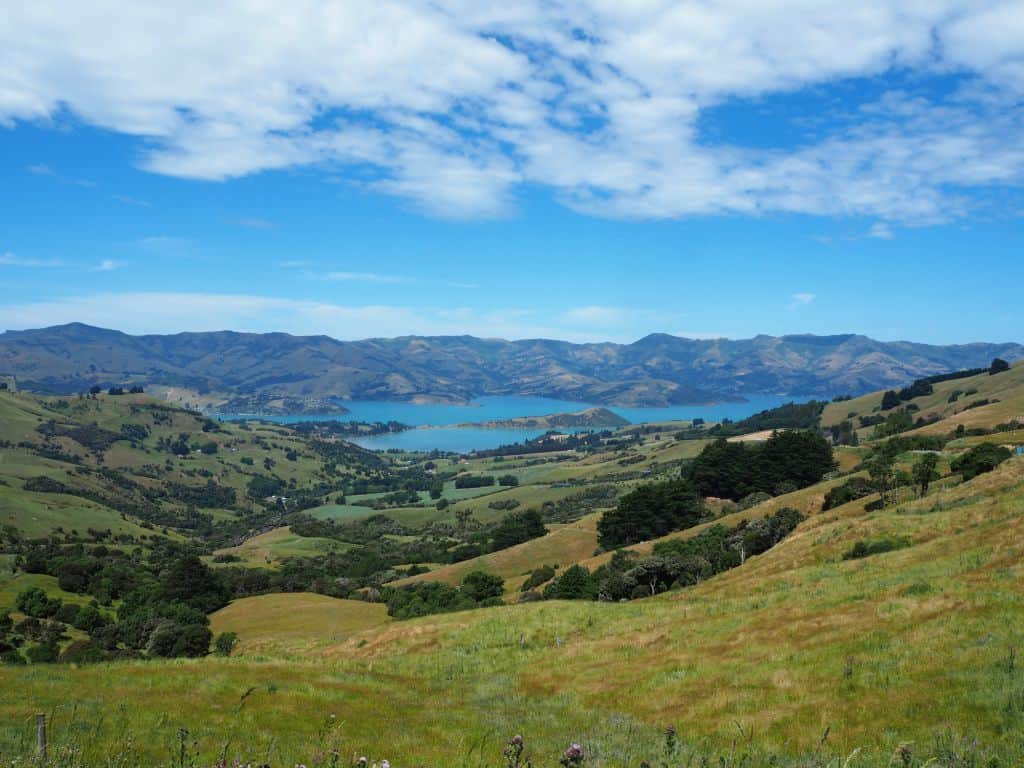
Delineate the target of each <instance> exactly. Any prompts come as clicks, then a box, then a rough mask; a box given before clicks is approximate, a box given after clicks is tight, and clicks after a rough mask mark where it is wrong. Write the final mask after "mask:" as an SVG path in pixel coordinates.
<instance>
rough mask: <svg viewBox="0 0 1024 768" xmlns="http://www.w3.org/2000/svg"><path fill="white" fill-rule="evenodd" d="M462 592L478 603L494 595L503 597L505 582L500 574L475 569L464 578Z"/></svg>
mask: <svg viewBox="0 0 1024 768" xmlns="http://www.w3.org/2000/svg"><path fill="white" fill-rule="evenodd" d="M461 591H462V593H463V594H464V595H465V596H466V597H468V598H470V599H471V600H473V601H474V602H477V603H482V602H484V601H486V600H490V599H491V598H494V597H501V595H502V593H503V592H504V591H505V582H504V580H503V579H502V578H501V577H500V576H495V575H494V574H492V573H485V572H484V571H473V572H472V573H468V574H466V578H464V579H463V580H462V587H461Z"/></svg>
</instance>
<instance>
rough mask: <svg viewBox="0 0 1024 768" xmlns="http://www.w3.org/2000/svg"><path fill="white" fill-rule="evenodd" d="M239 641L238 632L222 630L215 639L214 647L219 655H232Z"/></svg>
mask: <svg viewBox="0 0 1024 768" xmlns="http://www.w3.org/2000/svg"><path fill="white" fill-rule="evenodd" d="M237 642H238V633H236V632H221V633H220V634H219V635H217V639H216V640H214V641H213V647H214V649H215V650H216V651H217V655H218V656H230V655H231V652H232V651H233V650H234V649H235V644H236V643H237Z"/></svg>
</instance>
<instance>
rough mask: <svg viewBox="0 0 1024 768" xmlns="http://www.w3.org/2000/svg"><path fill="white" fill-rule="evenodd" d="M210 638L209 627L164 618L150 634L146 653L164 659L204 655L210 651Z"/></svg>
mask: <svg viewBox="0 0 1024 768" xmlns="http://www.w3.org/2000/svg"><path fill="white" fill-rule="evenodd" d="M211 639H212V633H211V632H210V628H209V627H207V626H205V625H203V624H178V623H176V622H174V621H170V620H164V621H161V622H160V623H159V624H158V625H157V627H156V629H154V630H153V633H152V634H151V635H150V637H149V642H148V643H147V644H146V655H147V656H150V657H160V658H166V659H169V658H175V657H178V656H187V657H191V658H197V657H199V656H206V655H207V654H208V653H209V652H210V640H211Z"/></svg>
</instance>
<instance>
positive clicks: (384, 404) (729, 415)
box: [227, 395, 810, 453]
mask: <svg viewBox="0 0 1024 768" xmlns="http://www.w3.org/2000/svg"><path fill="white" fill-rule="evenodd" d="M809 399H810V398H808V397H802V396H795V395H750V396H748V398H747V401H746V402H740V403H716V404H713V405H673V406H668V407H665V408H624V407H619V406H605V407H607V408H608V410H610V411H613V412H614V413H617V414H618V415H620V416H622V417H623V418H626V419H628V420H629V421H630V422H631V423H633V424H643V423H651V422H661V421H689V420H692V419H696V418H701V419H704V420H705V421H707V422H712V421H721V420H722V419H732V420H733V421H735V420H738V419H743V418H746V417H747V416H750V415H752V414H754V413H757V412H758V411H763V410H765V409H767V408H774V407H776V406H778V405H782V404H783V403H788V402H793V401H795V402H806V401H807V400H809ZM339 402H340V403H341V404H342V405H344V406H345V407H346V408H348V409H349V413H347V414H341V415H327V416H325V415H316V414H308V415H296V416H274V417H263V418H265V419H266V420H267V421H274V422H277V423H279V424H292V423H295V422H299V421H328V420H337V421H366V422H374V421H384V422H386V421H399V422H401V423H403V424H409V425H410V426H413V427H422V429H411V430H407V431H405V432H399V433H394V434H386V435H374V436H370V437H361V438H353V439H352V442H354V443H357V444H358V445H361V446H363V447H364V448H370V449H373V450H383V451H386V450H404V451H431V450H439V451H453V452H456V453H466V452H469V451H474V450H486V449H488V448H497V447H498V446H500V445H508V444H510V443H518V442H523V441H524V440H529V439H531V438H534V437H537V436H539V435H541V434H543V433H544V430H539V429H486V428H480V427H458V426H455V425H458V424H467V423H472V422H483V421H496V420H499V419H511V418H515V417H517V416H547V415H550V414H553V413H572V412H574V411H581V410H583V409H585V408H594V407H597V406H595V405H594V404H593V403H580V402H574V401H570V400H557V399H553V398H546V397H519V396H507V397H506V396H501V397H496V396H491V397H481V398H479V399H478V400H474V401H473V402H472V403H469V404H467V405H448V404H434V403H428V404H415V403H402V402H390V401H378V400H353V401H339ZM227 418H233V417H227ZM568 431H576V432H580V431H585V430H583V429H573V430H568Z"/></svg>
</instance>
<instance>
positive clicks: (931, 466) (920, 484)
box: [911, 453, 939, 496]
mask: <svg viewBox="0 0 1024 768" xmlns="http://www.w3.org/2000/svg"><path fill="white" fill-rule="evenodd" d="M938 465H939V457H938V455H937V454H934V453H925V454H923V455H922V456H921V458H919V459H918V460H917V462H916V463H915V464H914V469H913V471H912V473H911V474H912V476H913V478H914V484H915V485H916V486H917V491H918V494H919V495H921V496H925V495H927V493H928V486H929V485H931V484H932V481H933V480H938V479H939V473H938V470H937V469H936V467H938Z"/></svg>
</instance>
